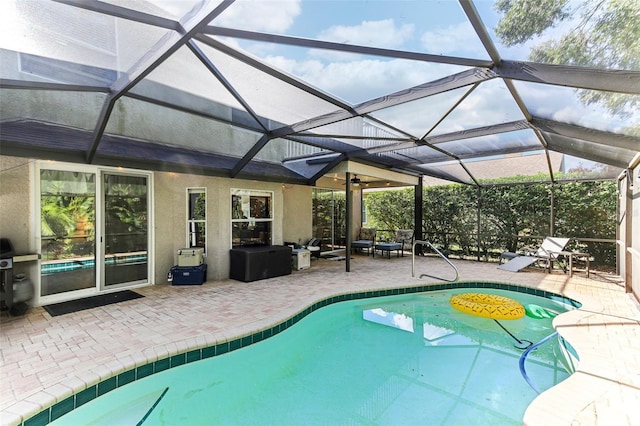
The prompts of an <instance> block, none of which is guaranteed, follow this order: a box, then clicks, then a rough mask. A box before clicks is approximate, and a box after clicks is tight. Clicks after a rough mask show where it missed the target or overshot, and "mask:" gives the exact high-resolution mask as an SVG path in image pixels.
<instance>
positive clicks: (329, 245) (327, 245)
mask: <svg viewBox="0 0 640 426" xmlns="http://www.w3.org/2000/svg"><path fill="white" fill-rule="evenodd" d="M312 226H313V236H314V237H315V238H320V239H321V240H322V251H331V250H337V249H341V248H344V247H345V245H346V202H345V192H344V191H335V190H332V189H319V188H315V189H314V190H313V224H312Z"/></svg>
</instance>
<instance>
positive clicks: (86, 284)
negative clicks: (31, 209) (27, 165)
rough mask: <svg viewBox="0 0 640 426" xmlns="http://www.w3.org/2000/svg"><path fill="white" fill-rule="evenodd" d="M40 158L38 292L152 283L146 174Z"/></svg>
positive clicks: (70, 293)
mask: <svg viewBox="0 0 640 426" xmlns="http://www.w3.org/2000/svg"><path fill="white" fill-rule="evenodd" d="M47 166H48V164H46V163H42V165H41V166H40V167H39V168H38V175H39V188H40V205H39V207H40V247H41V255H42V261H41V268H40V291H39V296H40V297H41V298H45V301H56V300H63V299H70V298H75V297H80V296H83V295H88V294H92V293H96V292H99V291H101V290H106V289H111V288H116V287H126V286H130V285H134V284H140V283H145V282H148V278H149V273H150V272H149V262H148V255H149V253H148V249H149V235H150V234H149V229H150V224H149V222H150V221H149V205H150V196H149V194H150V190H149V181H150V176H151V174H148V173H139V174H138V173H125V172H120V171H117V172H116V171H113V170H105V169H100V168H98V167H91V166H77V165H64V164H56V165H55V166H54V167H55V168H49V167H47Z"/></svg>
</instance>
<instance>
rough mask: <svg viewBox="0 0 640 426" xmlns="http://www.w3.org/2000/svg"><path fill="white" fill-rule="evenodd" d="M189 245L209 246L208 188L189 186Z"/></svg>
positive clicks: (204, 248) (203, 247) (204, 247)
mask: <svg viewBox="0 0 640 426" xmlns="http://www.w3.org/2000/svg"><path fill="white" fill-rule="evenodd" d="M187 247H202V249H203V250H204V251H205V252H206V247H207V192H206V188H187Z"/></svg>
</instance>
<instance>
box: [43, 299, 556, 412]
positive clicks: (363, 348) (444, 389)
mask: <svg viewBox="0 0 640 426" xmlns="http://www.w3.org/2000/svg"><path fill="white" fill-rule="evenodd" d="M468 291H469V290H468V289H464V288H459V289H452V290H447V291H431V292H426V293H416V294H410V295H399V296H389V297H378V298H368V299H359V300H351V301H344V302H341V303H335V304H330V305H329V306H325V307H324V308H322V309H319V310H317V311H316V312H313V313H312V314H311V315H307V313H308V312H307V311H305V315H302V316H301V317H300V320H299V321H297V322H295V321H294V322H292V323H291V324H289V325H287V327H286V328H287V330H286V332H283V333H278V334H276V335H275V336H273V337H270V338H265V339H261V341H260V342H259V343H255V344H247V345H245V344H242V345H241V346H243V347H242V348H241V349H238V350H235V351H232V352H230V351H228V350H227V351H225V352H226V353H225V354H222V355H219V356H214V357H211V358H208V359H204V360H202V361H199V362H194V363H184V362H183V363H184V365H182V366H180V367H177V368H171V369H168V370H166V371H164V372H162V373H159V374H153V375H148V377H145V378H143V379H141V380H137V381H135V382H132V383H129V384H127V385H125V386H122V387H119V388H118V389H117V390H114V391H111V392H108V393H106V394H105V395H103V396H101V397H100V398H97V399H94V400H93V401H91V402H89V403H87V404H84V405H82V406H80V407H79V408H77V409H75V410H73V411H71V412H70V413H69V414H67V415H64V416H62V417H60V418H59V419H58V420H57V421H56V422H54V424H76V423H82V424H125V423H126V424H138V423H139V422H140V421H141V420H144V424H145V425H146V424H149V425H154V424H234V425H236V424H302V423H304V424H461V423H473V424H485V423H486V424H521V422H522V416H523V414H524V411H525V409H526V407H527V405H528V404H529V403H530V402H531V401H532V400H533V399H534V398H535V396H536V395H537V394H536V392H535V391H534V390H533V389H532V388H531V387H530V386H529V385H528V384H527V383H526V381H525V380H524V379H523V377H522V376H521V375H520V371H519V368H518V362H519V359H520V356H521V354H522V350H521V349H516V348H515V347H514V346H515V343H516V342H515V341H514V339H521V340H525V339H526V340H529V341H532V342H537V341H540V340H542V339H543V338H545V337H546V336H548V335H549V334H551V332H553V329H552V327H551V319H549V318H544V319H534V318H530V317H524V318H522V319H519V320H510V321H507V320H505V321H501V323H502V325H503V326H504V327H505V328H506V330H504V329H502V328H501V327H499V326H498V325H496V323H495V322H494V321H493V320H489V319H486V318H479V317H475V316H471V315H468V314H464V313H461V312H458V311H456V310H454V309H452V308H451V306H450V305H449V299H450V297H451V295H452V294H457V293H463V292H468ZM474 292H488V293H492V294H501V295H508V296H509V297H511V298H514V299H516V300H518V301H520V302H521V303H523V304H528V303H536V304H538V305H541V306H543V307H546V308H550V309H553V310H556V311H564V310H567V309H568V308H569V307H568V305H566V304H564V303H562V302H563V299H561V298H557V299H556V300H553V299H549V298H540V297H536V296H532V295H530V294H524V293H514V292H506V291H503V290H495V289H474ZM565 301H566V300H565ZM309 312H310V311H309ZM264 337H267V336H264ZM228 349H232V348H231V347H229V348H228ZM203 351H204V349H203ZM187 356H188V354H187ZM202 357H203V358H204V354H202ZM186 361H188V359H186V358H185V362H186ZM527 372H528V375H529V377H530V378H531V380H533V381H534V382H535V383H536V385H537V387H538V388H540V389H547V388H549V387H550V386H553V385H554V384H556V383H558V382H559V381H561V380H563V379H565V378H566V377H568V373H567V372H566V371H564V370H563V369H562V368H561V363H560V362H559V360H558V357H557V355H556V353H555V352H554V347H553V345H552V344H545V345H542V346H541V347H540V348H538V349H536V350H535V351H532V352H531V354H530V355H529V357H528V359H527Z"/></svg>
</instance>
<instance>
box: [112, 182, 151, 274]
mask: <svg viewBox="0 0 640 426" xmlns="http://www.w3.org/2000/svg"><path fill="white" fill-rule="evenodd" d="M102 182H103V191H104V203H103V206H104V207H103V217H104V257H103V259H104V285H105V287H109V286H116V285H119V284H122V283H131V282H144V281H146V279H147V276H148V262H147V249H148V240H149V230H148V226H149V225H148V220H147V217H148V200H147V177H146V176H130V175H124V174H113V173H104V174H103V180H102Z"/></svg>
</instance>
